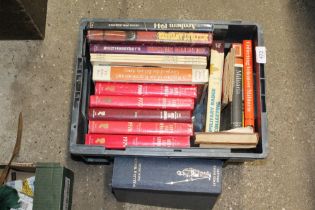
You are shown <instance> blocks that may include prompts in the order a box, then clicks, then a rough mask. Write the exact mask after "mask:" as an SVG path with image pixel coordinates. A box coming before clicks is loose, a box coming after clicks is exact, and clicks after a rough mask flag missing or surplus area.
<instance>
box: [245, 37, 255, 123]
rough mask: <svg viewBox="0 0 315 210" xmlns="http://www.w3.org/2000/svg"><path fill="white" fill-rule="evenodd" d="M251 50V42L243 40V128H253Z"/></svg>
mask: <svg viewBox="0 0 315 210" xmlns="http://www.w3.org/2000/svg"><path fill="white" fill-rule="evenodd" d="M252 50H253V48H252V41H251V40H243V54H244V67H243V68H244V70H243V71H244V73H243V85H244V86H243V87H244V126H245V127H246V126H252V127H254V121H255V116H254V112H255V111H254V78H253V51H252Z"/></svg>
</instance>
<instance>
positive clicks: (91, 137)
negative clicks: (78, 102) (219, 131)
mask: <svg viewBox="0 0 315 210" xmlns="http://www.w3.org/2000/svg"><path fill="white" fill-rule="evenodd" d="M85 144H86V145H95V146H104V147H105V148H106V149H125V148H126V147H171V148H187V147H190V137H189V136H139V135H106V134H86V135H85Z"/></svg>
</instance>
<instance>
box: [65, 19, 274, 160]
mask: <svg viewBox="0 0 315 210" xmlns="http://www.w3.org/2000/svg"><path fill="white" fill-rule="evenodd" d="M156 22H159V23H167V22H174V23H184V22H185V23H203V24H211V25H212V29H211V30H212V31H213V34H214V39H215V40H224V41H225V42H226V43H227V44H226V46H227V47H228V46H229V43H231V42H238V41H239V42H241V41H242V40H244V39H251V40H253V52H254V56H253V58H255V57H256V55H255V50H254V48H255V47H256V46H264V42H263V32H262V29H261V27H260V26H259V25H258V24H256V23H249V22H241V21H233V22H223V21H206V20H156V19H145V20H143V19H82V20H81V25H80V30H79V46H78V54H77V64H76V67H75V80H74V89H73V95H74V97H73V105H72V116H71V125H70V126H71V127H70V143H69V150H70V153H71V155H72V156H73V157H81V158H83V160H85V161H86V162H91V163H107V162H109V161H110V159H111V158H112V157H113V156H119V155H126V156H158V157H191V158H210V159H223V160H229V161H237V162H242V161H246V160H255V159H263V158H265V157H266V156H267V149H268V140H267V112H266V102H265V100H266V96H265V70H264V67H265V66H264V64H259V63H256V61H255V59H254V60H253V69H254V78H255V79H254V91H255V97H254V98H255V114H256V116H257V117H256V120H255V130H256V131H257V132H258V133H259V137H260V139H259V143H258V145H257V147H256V148H254V149H208V148H199V147H195V148H194V147H191V148H182V149H172V148H143V147H129V148H126V149H125V150H107V149H105V148H104V147H101V146H87V145H84V138H85V137H84V134H86V133H87V131H88V120H87V111H88V100H89V96H90V94H93V89H94V88H93V86H94V84H93V81H92V79H91V78H92V66H91V63H90V62H89V54H88V53H87V50H88V49H87V41H86V33H87V30H88V29H92V28H95V29H102V28H104V29H105V28H106V29H108V27H109V25H110V24H108V23H140V24H143V25H144V26H147V25H149V24H151V25H152V24H153V23H156ZM116 30H117V28H116ZM148 30H158V29H152V28H151V29H148ZM187 31H189V30H187Z"/></svg>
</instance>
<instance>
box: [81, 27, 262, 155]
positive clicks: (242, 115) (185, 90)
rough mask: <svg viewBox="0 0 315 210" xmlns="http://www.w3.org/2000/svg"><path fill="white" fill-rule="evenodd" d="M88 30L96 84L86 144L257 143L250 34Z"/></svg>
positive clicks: (210, 145) (247, 145)
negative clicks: (228, 37) (227, 38)
mask: <svg viewBox="0 0 315 210" xmlns="http://www.w3.org/2000/svg"><path fill="white" fill-rule="evenodd" d="M86 37H87V40H88V46H89V59H90V62H91V64H92V66H93V69H92V80H93V82H94V86H93V88H94V90H92V91H91V92H92V93H93V94H92V95H91V96H90V98H89V113H88V119H89V130H88V134H86V136H85V144H87V145H98V146H99V145H103V146H104V147H105V148H106V149H125V148H126V147H171V148H186V147H191V146H192V147H196V146H197V147H205V148H254V147H256V145H257V143H258V140H259V136H258V134H257V133H255V125H254V121H255V110H254V84H253V81H254V78H253V77H254V75H253V61H252V59H253V50H252V41H251V40H243V41H242V43H224V42H222V41H219V40H215V41H213V40H212V33H211V32H185V31H175V32H170V31H141V30H135V31H132V30H126V31H117V30H95V29H94V30H93V29H92V30H88V31H87V35H86ZM206 96H207V97H206ZM193 115H194V116H193ZM192 119H195V121H194V122H193V120H192ZM193 123H194V125H193ZM194 128H198V129H195V130H196V131H201V130H202V131H204V132H194ZM192 136H193V137H194V138H191V137H192ZM190 139H192V140H193V139H194V141H190ZM191 143H192V144H191Z"/></svg>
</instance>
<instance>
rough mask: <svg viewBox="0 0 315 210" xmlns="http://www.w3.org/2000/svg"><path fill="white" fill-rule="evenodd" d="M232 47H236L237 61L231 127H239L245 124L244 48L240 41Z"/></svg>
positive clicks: (235, 64)
mask: <svg viewBox="0 0 315 210" xmlns="http://www.w3.org/2000/svg"><path fill="white" fill-rule="evenodd" d="M232 48H235V63H234V86H233V97H232V111H231V114H232V116H231V127H232V128H238V127H242V126H243V82H242V81H243V58H242V57H241V56H243V53H242V51H243V48H242V44H240V43H233V44H232Z"/></svg>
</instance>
